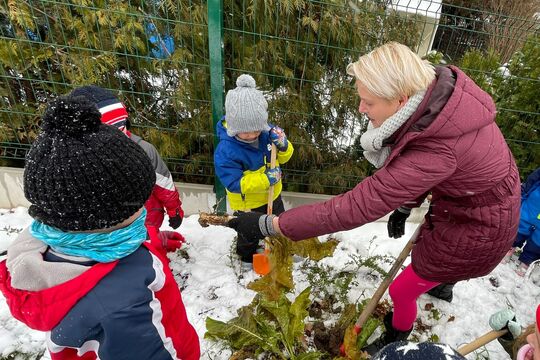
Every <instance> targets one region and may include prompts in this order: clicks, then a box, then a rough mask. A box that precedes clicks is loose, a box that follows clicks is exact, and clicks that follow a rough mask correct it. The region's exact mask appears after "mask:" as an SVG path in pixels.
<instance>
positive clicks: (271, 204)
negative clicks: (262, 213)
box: [266, 144, 277, 215]
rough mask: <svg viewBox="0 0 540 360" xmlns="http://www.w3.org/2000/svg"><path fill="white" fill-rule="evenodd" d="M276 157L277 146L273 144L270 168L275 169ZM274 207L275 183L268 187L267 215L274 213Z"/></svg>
mask: <svg viewBox="0 0 540 360" xmlns="http://www.w3.org/2000/svg"><path fill="white" fill-rule="evenodd" d="M276 157H277V148H276V145H275V144H272V151H271V153H270V169H273V168H275V167H276ZM273 207H274V185H270V188H268V206H267V207H266V209H267V211H266V214H267V215H272V212H273V210H274V209H273Z"/></svg>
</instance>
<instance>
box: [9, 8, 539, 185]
mask: <svg viewBox="0 0 540 360" xmlns="http://www.w3.org/2000/svg"><path fill="white" fill-rule="evenodd" d="M508 11H509V12H511V11H514V10H511V9H510V10H508ZM526 39H528V41H526ZM391 40H393V41H399V42H402V43H404V44H407V45H408V46H410V47H411V48H412V49H414V50H415V51H417V52H418V53H419V54H421V55H426V53H427V52H428V50H429V49H430V48H433V49H434V50H437V51H439V53H438V54H435V53H430V54H429V58H430V59H433V60H434V61H441V60H444V61H446V62H452V63H455V64H458V65H459V66H461V67H462V68H464V70H466V71H467V72H468V73H469V74H470V75H471V76H473V78H474V79H475V80H476V81H478V82H479V83H480V84H481V85H482V86H484V88H485V89H487V90H488V91H490V92H491V93H492V94H493V96H494V98H495V99H496V100H497V99H499V101H498V102H497V104H498V109H499V117H498V121H499V124H500V126H501V128H502V129H503V132H504V133H505V136H506V137H507V141H508V142H509V144H510V146H511V147H512V150H513V151H514V153H515V155H516V158H518V163H519V167H520V171H521V172H522V174H527V173H529V172H530V171H531V170H532V169H534V168H535V167H537V166H539V165H540V143H539V142H538V130H539V129H540V120H539V119H540V116H539V111H540V110H539V102H538V100H536V101H535V100H534V98H533V97H532V96H531V95H530V94H529V93H527V92H524V93H523V94H522V96H521V97H520V96H516V94H517V93H520V91H521V92H523V91H524V90H526V89H529V88H530V91H531V92H537V90H538V88H539V87H538V84H539V76H538V73H539V71H540V64H538V61H536V63H534V60H531V59H530V58H533V57H534V54H535V51H538V50H536V49H537V48H538V47H539V46H540V45H539V43H538V42H539V41H538V40H539V37H538V20H536V19H535V18H534V17H532V16H525V15H522V16H514V15H513V13H509V14H506V13H504V11H502V10H501V11H499V12H497V11H493V10H487V9H469V8H465V7H459V6H452V5H449V4H446V3H445V4H443V5H441V3H440V2H439V1H402V0H399V1H393V2H390V1H376V0H373V1H338V0H326V1H315V0H313V1H304V0H288V1H286V0H267V1H248V0H244V1H242V0H238V1H233V0H209V1H187V0H148V1H144V0H140V1H136V0H131V1H123V0H122V1H121V0H70V1H68V0H42V1H32V0H23V1H16V0H0V63H1V66H0V83H1V84H2V86H1V87H0V165H10V166H22V165H23V160H24V156H25V153H26V151H27V150H28V148H29V144H30V143H31V142H32V140H33V138H34V137H35V136H36V134H37V131H38V126H39V114H40V113H41V112H42V111H43V109H44V107H45V104H46V102H47V101H48V100H50V99H52V98H54V97H55V96H57V95H59V94H65V93H68V92H69V91H70V90H71V89H73V88H74V87H77V86H80V85H83V84H97V85H100V86H103V87H105V88H108V89H111V90H113V91H115V92H117V93H118V95H119V96H120V97H121V99H122V100H123V101H124V102H125V104H126V105H127V106H128V111H129V112H130V121H131V125H132V131H134V132H135V133H138V134H140V135H141V136H143V137H144V138H145V139H147V140H148V141H150V142H151V143H152V144H154V145H155V146H156V148H157V149H158V151H159V152H160V154H161V155H162V156H163V157H164V159H165V160H166V161H167V163H168V165H169V167H170V169H171V172H172V173H173V177H174V178H175V180H177V181H184V182H195V183H204V184H214V183H215V178H214V169H213V161H212V154H213V149H214V147H215V137H214V129H213V126H214V123H215V122H216V121H217V120H218V119H219V118H220V117H221V116H222V115H223V98H224V94H225V92H226V90H228V89H230V88H233V87H234V81H235V79H236V77H237V76H238V75H240V74H242V73H249V74H251V75H253V76H254V77H255V79H256V80H257V84H258V86H259V87H260V88H261V89H263V90H264V91H265V92H266V93H267V97H268V101H269V110H270V121H271V122H273V123H276V124H278V125H280V126H282V127H284V128H285V130H286V131H287V133H288V135H289V137H290V139H291V140H292V141H293V142H294V144H295V147H296V152H295V156H293V159H292V160H291V161H290V162H289V163H288V164H287V166H286V167H285V168H284V174H285V186H286V189H288V190H293V191H309V192H319V193H328V194H335V193H339V192H342V191H344V190H346V189H350V188H352V187H353V186H354V185H356V184H357V183H358V181H359V180H360V179H361V178H362V177H364V176H365V175H367V174H369V172H370V171H371V169H370V168H369V166H368V165H367V164H366V162H365V161H362V158H361V152H360V150H359V147H358V145H357V144H358V142H357V141H358V136H359V134H360V133H361V131H362V130H363V129H364V127H365V126H366V121H365V119H363V118H362V117H361V116H359V114H358V112H357V110H356V108H357V105H358V104H357V103H358V100H357V97H356V94H355V90H354V87H353V82H352V79H351V78H350V77H348V76H346V74H345V67H346V65H347V64H348V63H349V62H350V61H353V60H354V59H356V58H357V57H358V56H359V55H361V54H364V53H366V52H368V51H369V50H371V49H373V48H374V47H376V46H378V45H381V44H383V43H385V42H387V41H391ZM524 46H526V47H525V48H524ZM527 46H528V47H527ZM475 49H476V50H478V51H479V52H477V53H476V52H471V51H472V50H475ZM523 49H525V51H524V50H523ZM520 51H521V53H520ZM516 54H517V55H516ZM516 56H520V57H519V59H520V60H519V61H521V62H522V63H526V65H527V68H523V67H520V66H519V61H518V60H517V59H518V58H517V57H516ZM528 61H529V62H532V63H527V62H528ZM504 63H507V64H508V65H507V68H501V66H502V64H504ZM507 71H509V72H510V76H509V75H507V73H506V72H507ZM520 94H521V93H520ZM217 190H218V195H220V194H223V193H222V188H220V187H219V186H218V187H217Z"/></svg>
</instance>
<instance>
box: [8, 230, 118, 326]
mask: <svg viewBox="0 0 540 360" xmlns="http://www.w3.org/2000/svg"><path fill="white" fill-rule="evenodd" d="M46 249H47V246H46V245H45V244H43V243H42V242H41V241H39V240H37V239H35V238H34V237H32V235H31V234H30V232H29V230H28V229H26V230H25V231H23V232H22V233H21V234H20V235H19V237H18V238H17V239H16V240H15V241H14V243H13V244H12V245H11V246H10V247H9V249H8V258H7V260H5V261H2V262H1V263H0V291H2V293H3V295H4V297H5V298H6V301H7V304H8V306H9V308H10V310H11V313H12V315H13V316H14V317H15V318H16V319H18V320H20V321H22V322H23V323H25V324H26V325H28V326H29V327H30V328H32V329H36V330H41V331H48V330H51V329H52V328H54V326H56V325H57V324H58V322H60V320H61V319H62V318H63V317H64V316H65V315H66V314H67V313H68V312H69V310H70V309H71V308H72V307H73V306H74V305H75V304H76V303H77V302H78V301H79V299H81V298H82V297H83V296H85V295H86V294H87V293H88V292H89V291H90V290H91V289H92V288H93V287H94V286H95V285H96V284H97V283H98V282H99V281H100V280H101V279H102V278H103V277H104V276H105V275H107V274H108V273H109V272H110V271H111V270H112V269H113V268H114V267H115V266H116V264H117V262H116V261H115V262H111V263H100V264H97V265H94V266H91V267H88V266H82V265H77V264H72V263H66V262H47V261H44V260H43V253H44V252H45V251H46Z"/></svg>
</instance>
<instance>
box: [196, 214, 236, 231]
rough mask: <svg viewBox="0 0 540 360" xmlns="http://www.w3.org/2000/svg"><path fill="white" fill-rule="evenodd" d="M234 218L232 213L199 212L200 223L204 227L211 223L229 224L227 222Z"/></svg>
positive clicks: (218, 224)
mask: <svg viewBox="0 0 540 360" xmlns="http://www.w3.org/2000/svg"><path fill="white" fill-rule="evenodd" d="M232 218H233V217H232V216H230V215H215V214H209V213H205V212H201V213H199V224H200V225H201V226H202V227H208V226H210V225H217V226H227V223H228V222H229V220H231V219H232Z"/></svg>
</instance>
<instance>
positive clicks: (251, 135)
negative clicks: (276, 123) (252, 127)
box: [236, 131, 261, 141]
mask: <svg viewBox="0 0 540 360" xmlns="http://www.w3.org/2000/svg"><path fill="white" fill-rule="evenodd" d="M259 135H261V132H260V131H250V132H241V133H238V134H236V136H238V137H239V138H240V139H242V140H244V141H253V140H255V139H257V138H258V137H259Z"/></svg>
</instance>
